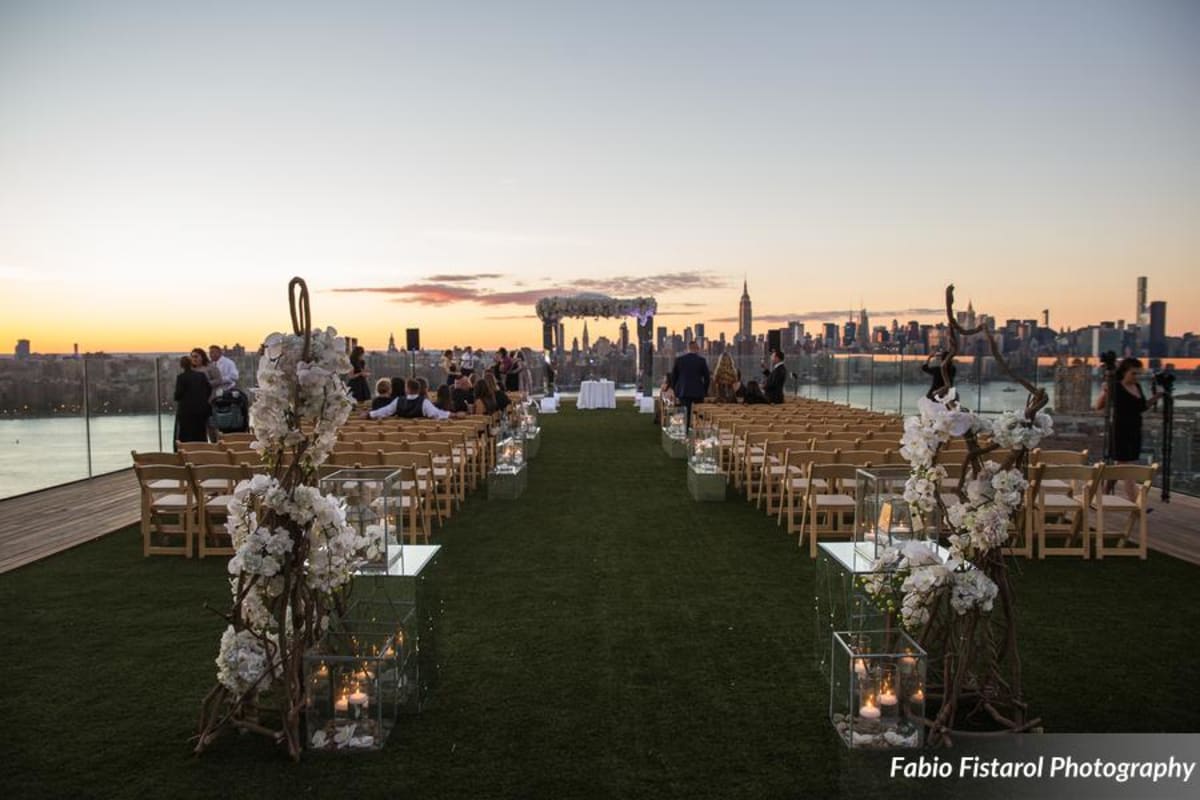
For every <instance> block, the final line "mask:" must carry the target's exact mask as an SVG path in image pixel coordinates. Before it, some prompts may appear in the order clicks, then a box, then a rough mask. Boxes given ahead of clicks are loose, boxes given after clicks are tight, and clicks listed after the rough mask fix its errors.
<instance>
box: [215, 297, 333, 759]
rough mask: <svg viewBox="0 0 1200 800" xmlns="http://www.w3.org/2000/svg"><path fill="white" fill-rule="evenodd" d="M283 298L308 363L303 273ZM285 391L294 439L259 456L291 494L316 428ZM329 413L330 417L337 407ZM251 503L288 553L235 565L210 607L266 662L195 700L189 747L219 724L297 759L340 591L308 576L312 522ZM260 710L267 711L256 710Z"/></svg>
mask: <svg viewBox="0 0 1200 800" xmlns="http://www.w3.org/2000/svg"><path fill="white" fill-rule="evenodd" d="M288 301H289V306H290V311H291V320H292V330H293V333H294V335H295V336H296V337H298V338H300V339H301V340H302V342H303V349H302V352H301V354H300V361H302V362H305V363H308V362H310V361H311V360H312V355H313V353H312V350H313V331H312V322H311V319H312V315H311V308H310V302H309V294H308V286H307V285H306V284H305V282H304V280H303V279H301V278H293V279H292V280H291V282H290V283H289V284H288ZM339 341H340V340H339ZM263 358H264V359H266V358H269V356H268V355H264V356H263ZM290 394H291V397H290V403H288V408H287V411H286V413H285V415H284V417H285V421H286V430H288V431H292V432H297V433H298V434H299V435H297V436H294V437H293V441H294V443H293V444H291V445H290V446H287V445H285V444H284V442H283V441H282V440H279V441H276V442H274V443H273V444H272V446H271V448H270V449H264V450H263V452H262V457H263V461H264V463H265V464H266V465H267V467H268V471H269V474H270V475H271V477H273V478H274V479H275V480H277V481H278V486H279V489H281V490H282V491H283V492H284V493H285V494H286V495H287V496H288V497H293V496H294V494H295V490H296V488H297V487H300V486H304V485H308V486H311V485H313V484H314V483H315V479H316V474H317V473H316V466H317V465H316V463H315V462H314V459H313V458H312V455H313V454H312V453H310V452H309V451H310V448H312V446H313V443H314V437H315V435H316V434H315V433H302V432H301V419H300V415H299V413H298V411H297V410H298V409H299V408H300V407H301V404H300V399H301V398H300V389H299V384H298V382H293V385H292V387H291V391H290ZM331 407H332V405H331V403H329V402H327V403H325V404H323V405H322V414H324V411H325V410H326V409H329V408H331ZM332 413H333V414H334V415H335V416H336V411H334V412H332ZM261 440H262V436H261V435H260V441H261ZM306 456H307V457H306ZM239 488H241V487H239ZM251 503H253V510H254V512H255V513H256V514H257V518H256V519H257V523H256V524H257V526H259V528H260V529H262V528H265V529H267V530H268V531H270V532H274V533H276V534H278V533H279V532H280V531H286V534H287V538H288V539H290V547H289V548H288V549H287V551H286V552H282V553H279V554H276V555H277V558H278V561H279V568H278V571H277V572H276V573H275V574H274V575H271V576H267V575H264V574H261V573H254V572H251V571H249V570H247V569H238V570H236V572H235V575H236V577H235V578H234V580H233V604H232V607H231V608H230V609H229V610H228V611H225V612H216V613H217V614H218V615H219V616H220V617H221V618H222V619H224V620H225V621H226V622H227V623H228V625H229V626H230V628H231V629H232V631H233V632H234V634H236V635H243V634H244V632H247V631H248V632H249V634H250V635H251V636H252V637H253V639H252V641H253V642H255V643H256V644H257V647H258V648H259V649H260V650H261V652H262V653H263V654H265V659H264V660H265V667H264V668H262V669H261V670H260V671H259V672H258V674H257V677H255V678H253V679H250V680H249V681H248V683H247V684H246V685H245V688H244V690H242V691H235V690H233V689H232V688H230V686H229V685H228V684H227V683H226V682H224V681H223V682H220V683H218V684H217V685H216V686H214V687H213V689H212V690H211V691H210V692H209V693H208V695H207V697H205V699H204V701H203V703H202V705H201V713H200V723H199V732H198V734H197V735H196V736H195V737H194V741H195V742H196V745H195V752H196V753H197V754H200V753H202V752H204V751H205V750H206V749H207V748H208V747H209V746H210V745H211V744H212V743H213V742H214V741H215V740H216V739H217V737H218V736H219V735H220V733H221V732H222V731H223V730H225V729H227V728H234V729H238V730H241V731H250V732H254V733H259V734H262V735H264V736H267V737H269V738H270V739H271V740H272V741H274V742H275V743H276V744H284V745H285V746H286V748H287V751H288V754H289V755H290V756H291V757H292V758H293V759H297V760H298V759H299V758H300V754H301V752H302V750H303V748H304V740H303V738H302V735H301V717H302V713H303V709H304V706H305V701H306V697H305V684H304V654H305V652H306V651H308V650H309V649H310V648H312V647H313V646H314V645H316V644H317V643H318V642H319V640H320V638H321V636H322V633H323V627H322V623H323V621H325V620H327V618H328V617H329V615H330V613H332V612H338V613H341V612H342V611H343V610H344V609H343V608H342V606H343V603H344V599H343V594H342V593H341V592H340V591H332V592H330V591H324V590H322V589H320V588H317V587H315V586H313V585H310V582H309V581H308V580H307V577H308V572H307V570H308V568H307V567H306V564H307V563H308V562H309V559H310V556H311V555H312V554H313V549H312V548H313V538H312V536H311V535H310V534H311V531H310V528H311V524H312V523H309V524H300V523H298V522H297V521H296V520H295V519H293V518H292V517H291V516H289V515H288V514H286V513H281V512H280V511H278V510H277V509H275V508H271V507H269V506H268V505H267V504H266V503H261V502H257V503H255V502H254V501H251ZM231 517H232V514H231ZM231 532H232V527H231ZM236 545H237V543H236V541H235V547H236ZM231 570H232V566H231ZM268 584H269V586H270V588H269V589H268V588H267V587H268ZM251 601H253V603H254V604H256V605H257V604H258V603H260V602H261V604H262V607H258V608H250V609H248V608H247V604H248V602H251ZM264 608H265V612H264V611H263V609H264ZM210 610H212V609H210ZM256 612H257V613H258V614H259V616H258V620H259V623H260V624H258V625H255V624H251V622H250V620H251V619H253V618H255V614H256ZM264 613H265V614H267V615H269V617H270V619H271V620H272V622H271V623H270V624H269V627H268V626H267V625H263V624H261V623H262V615H263V614H264ZM223 656H224V653H223ZM264 689H265V691H264ZM262 712H267V713H266V715H265V716H262Z"/></svg>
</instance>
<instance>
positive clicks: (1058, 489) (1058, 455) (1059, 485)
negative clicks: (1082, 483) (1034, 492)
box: [1029, 448, 1088, 494]
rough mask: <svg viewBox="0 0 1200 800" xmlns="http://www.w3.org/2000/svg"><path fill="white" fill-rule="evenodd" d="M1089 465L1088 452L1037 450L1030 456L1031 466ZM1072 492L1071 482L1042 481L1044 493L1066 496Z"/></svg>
mask: <svg viewBox="0 0 1200 800" xmlns="http://www.w3.org/2000/svg"><path fill="white" fill-rule="evenodd" d="M1087 463H1088V451H1087V450H1079V451H1076V450H1042V449H1040V448H1039V449H1035V450H1033V451H1032V452H1030V454H1029V466H1030V467H1036V466H1039V465H1043V464H1044V465H1046V466H1052V465H1074V466H1084V465H1086V464H1087ZM1070 490H1071V483H1070V481H1062V480H1050V481H1042V491H1045V492H1054V493H1056V494H1064V493H1067V492H1069V491H1070Z"/></svg>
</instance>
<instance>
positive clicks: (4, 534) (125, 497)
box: [0, 470, 1200, 573]
mask: <svg viewBox="0 0 1200 800" xmlns="http://www.w3.org/2000/svg"><path fill="white" fill-rule="evenodd" d="M1151 507H1152V508H1153V509H1154V513H1152V514H1151V515H1150V520H1149V525H1150V548H1151V549H1152V550H1157V551H1159V552H1161V553H1166V554H1167V555H1171V556H1174V557H1175V558H1179V559H1182V560H1184V561H1188V562H1190V563H1192V564H1200V498H1196V497H1190V496H1188V495H1181V494H1176V495H1173V496H1172V497H1171V502H1170V503H1163V502H1162V501H1161V500H1159V499H1158V491H1157V490H1155V491H1154V493H1153V494H1152V495H1151ZM138 516H139V510H138V488H137V481H136V479H135V478H134V475H133V470H123V471H121V472H115V473H113V474H111V475H102V476H100V477H98V478H92V479H91V480H86V481H79V482H78V483H72V484H69V485H67V486H59V487H56V488H53V489H47V490H45V491H42V492H35V493H33V494H29V495H24V496H22V497H15V498H12V499H10V500H0V573H3V572H8V571H9V570H12V569H16V568H17V567H20V566H23V565H25V564H29V563H31V562H33V561H37V560H38V559H40V558H45V557H46V556H50V555H53V554H55V553H58V552H61V551H63V550H66V549H68V548H71V547H74V546H75V545H78V544H83V543H84V542H88V541H91V540H92V539H96V538H98V537H100V536H104V535H105V534H108V533H112V532H113V531H115V530H119V529H121V528H124V527H126V526H128V525H133V524H134V523H136V522H137V521H138Z"/></svg>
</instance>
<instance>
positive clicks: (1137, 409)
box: [1096, 358, 1162, 502]
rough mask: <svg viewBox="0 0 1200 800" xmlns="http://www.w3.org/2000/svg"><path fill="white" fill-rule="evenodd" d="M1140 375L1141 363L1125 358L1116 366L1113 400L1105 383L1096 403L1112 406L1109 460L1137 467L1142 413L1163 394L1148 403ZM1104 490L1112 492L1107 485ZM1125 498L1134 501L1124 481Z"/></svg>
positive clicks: (1100, 406)
mask: <svg viewBox="0 0 1200 800" xmlns="http://www.w3.org/2000/svg"><path fill="white" fill-rule="evenodd" d="M1141 374H1142V362H1141V359H1137V358H1124V359H1121V363H1120V364H1118V365H1117V374H1116V379H1115V381H1114V383H1115V384H1116V388H1115V389H1114V390H1113V397H1112V398H1110V397H1109V396H1108V392H1109V389H1108V384H1107V382H1106V383H1105V385H1104V388H1103V389H1101V390H1100V399H1099V400H1097V401H1096V410H1097V411H1103V410H1104V409H1105V408H1107V407H1108V404H1109V403H1110V402H1111V403H1112V404H1113V407H1112V412H1113V413H1112V420H1113V424H1112V437H1111V439H1110V442H1111V443H1110V445H1109V453H1108V457H1109V458H1111V459H1112V460H1113V461H1114V462H1116V463H1118V464H1137V463H1139V462H1140V461H1141V458H1142V414H1143V413H1144V412H1145V411H1146V410H1148V409H1149V408H1150V407H1151V406H1153V405H1154V404H1155V403H1157V402H1158V400H1159V398H1160V397H1162V392H1155V393H1154V394H1153V395H1152V396H1151V397H1150V399H1149V400H1147V399H1146V395H1145V394H1144V393H1143V392H1142V385H1141V384H1140V383H1138V379H1139V378H1140V377H1141ZM1105 491H1112V484H1109V485H1108V486H1107V487H1106V488H1105ZM1125 496H1126V497H1128V498H1129V500H1130V501H1134V502H1136V500H1137V489H1136V487H1135V486H1134V483H1133V481H1125Z"/></svg>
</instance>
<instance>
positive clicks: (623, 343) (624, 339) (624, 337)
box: [620, 320, 629, 353]
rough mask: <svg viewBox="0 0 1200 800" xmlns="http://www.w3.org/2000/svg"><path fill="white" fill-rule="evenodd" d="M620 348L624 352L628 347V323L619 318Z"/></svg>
mask: <svg viewBox="0 0 1200 800" xmlns="http://www.w3.org/2000/svg"><path fill="white" fill-rule="evenodd" d="M620 348H621V352H622V353H624V352H626V351H627V350H628V349H629V323H628V322H626V321H625V320H621V336H620Z"/></svg>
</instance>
